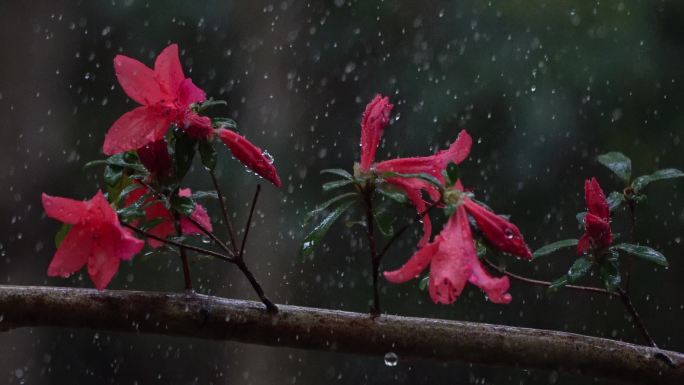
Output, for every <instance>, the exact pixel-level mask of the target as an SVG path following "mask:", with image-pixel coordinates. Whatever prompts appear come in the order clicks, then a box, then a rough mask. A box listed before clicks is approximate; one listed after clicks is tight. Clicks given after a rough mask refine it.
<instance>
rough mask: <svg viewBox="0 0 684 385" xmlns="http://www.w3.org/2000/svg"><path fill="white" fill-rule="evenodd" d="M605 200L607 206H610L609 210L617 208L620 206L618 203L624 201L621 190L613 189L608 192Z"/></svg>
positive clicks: (620, 203)
mask: <svg viewBox="0 0 684 385" xmlns="http://www.w3.org/2000/svg"><path fill="white" fill-rule="evenodd" d="M606 201H607V202H608V207H609V208H610V211H615V210H617V209H618V208H620V205H622V203H624V202H625V196H624V194H622V193H621V192H618V191H613V192H611V193H610V194H608V197H607V198H606Z"/></svg>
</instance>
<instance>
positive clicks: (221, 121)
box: [211, 118, 237, 130]
mask: <svg viewBox="0 0 684 385" xmlns="http://www.w3.org/2000/svg"><path fill="white" fill-rule="evenodd" d="M211 122H212V124H213V126H214V127H217V128H230V129H231V130H234V129H236V128H237V123H236V122H235V121H234V120H233V119H230V118H212V119H211Z"/></svg>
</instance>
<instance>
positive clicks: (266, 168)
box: [218, 128, 283, 187]
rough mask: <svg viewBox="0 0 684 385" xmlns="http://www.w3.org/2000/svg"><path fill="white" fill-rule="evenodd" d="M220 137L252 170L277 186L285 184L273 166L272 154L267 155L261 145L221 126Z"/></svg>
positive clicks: (238, 158) (234, 154) (236, 156)
mask: <svg viewBox="0 0 684 385" xmlns="http://www.w3.org/2000/svg"><path fill="white" fill-rule="evenodd" d="M218 137H219V139H221V141H222V142H223V143H224V144H225V145H226V146H228V148H229V149H230V151H231V152H232V153H233V156H235V158H237V160H239V161H240V162H242V164H244V165H245V166H247V167H248V168H249V169H250V170H252V171H254V172H255V173H257V174H259V175H261V176H262V177H263V178H264V179H266V180H268V181H269V182H271V183H273V184H274V185H276V186H277V187H280V186H282V185H283V184H282V182H281V181H280V177H278V172H277V171H276V168H275V167H274V166H273V158H272V157H271V156H270V155H267V154H266V153H264V152H263V151H261V149H260V148H259V147H257V146H255V145H254V144H252V142H250V141H249V140H247V139H245V137H244V136H241V135H239V134H238V133H236V132H234V131H231V130H228V129H225V128H221V129H219V131H218Z"/></svg>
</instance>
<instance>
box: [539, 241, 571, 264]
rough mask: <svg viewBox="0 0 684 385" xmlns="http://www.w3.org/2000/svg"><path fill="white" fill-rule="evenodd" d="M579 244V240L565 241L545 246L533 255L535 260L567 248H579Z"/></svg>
mask: <svg viewBox="0 0 684 385" xmlns="http://www.w3.org/2000/svg"><path fill="white" fill-rule="evenodd" d="M577 242H578V241H577V239H564V240H562V241H557V242H553V243H549V244H548V245H544V246H542V247H540V248H539V249H537V250H536V251H535V252H534V253H532V255H533V257H534V259H536V258H539V257H543V256H546V255H549V254H551V253H554V252H556V251H558V250H560V249H564V248H567V247H575V246H577Z"/></svg>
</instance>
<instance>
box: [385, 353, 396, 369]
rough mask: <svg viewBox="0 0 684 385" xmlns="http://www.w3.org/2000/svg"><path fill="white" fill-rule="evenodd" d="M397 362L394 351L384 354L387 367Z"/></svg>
mask: <svg viewBox="0 0 684 385" xmlns="http://www.w3.org/2000/svg"><path fill="white" fill-rule="evenodd" d="M398 363H399V356H397V354H396V353H394V352H389V353H387V354H385V365H386V366H389V367H395V366H397V364H398Z"/></svg>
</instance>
